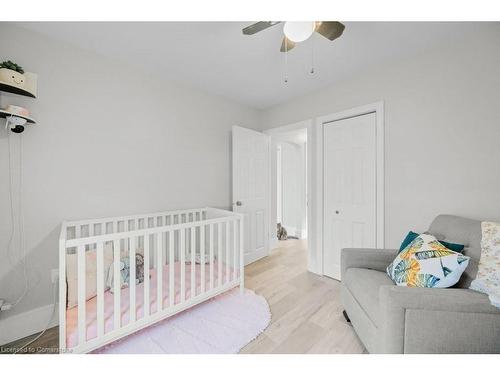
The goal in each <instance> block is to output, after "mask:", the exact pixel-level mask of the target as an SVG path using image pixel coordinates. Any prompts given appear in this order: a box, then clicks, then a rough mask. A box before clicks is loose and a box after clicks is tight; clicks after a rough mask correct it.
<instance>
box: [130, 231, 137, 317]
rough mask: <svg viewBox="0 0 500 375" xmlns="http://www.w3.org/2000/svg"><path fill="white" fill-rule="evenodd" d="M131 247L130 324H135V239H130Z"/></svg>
mask: <svg viewBox="0 0 500 375" xmlns="http://www.w3.org/2000/svg"><path fill="white" fill-rule="evenodd" d="M129 241H130V246H129V261H130V263H129V264H130V278H129V306H130V311H129V316H130V319H129V323H133V322H135V319H136V314H135V312H136V311H135V309H136V307H135V279H136V278H137V275H136V263H135V237H133V236H132V237H130V239H129Z"/></svg>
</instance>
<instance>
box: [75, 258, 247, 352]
mask: <svg viewBox="0 0 500 375" xmlns="http://www.w3.org/2000/svg"><path fill="white" fill-rule="evenodd" d="M180 265H181V264H180V263H179V262H176V263H175V266H174V292H175V298H174V304H178V303H179V302H180V297H181V293H180V287H181V283H180V276H181V271H180V268H181V267H180ZM201 267H205V291H207V290H208V289H209V287H210V264H206V265H199V264H196V266H195V278H196V289H195V295H199V294H200V293H201ZM213 268H214V270H213V273H214V287H217V286H218V264H217V262H214V267H213ZM150 274H151V278H150V287H149V297H150V298H149V300H150V314H153V313H155V312H156V311H157V306H156V296H157V292H156V289H157V287H156V286H157V279H156V269H152V270H150ZM238 275H239V272H238V271H235V270H233V268H230V272H229V275H227V273H226V265H225V264H222V283H224V282H226V280H227V279H226V278H227V276H229V280H230V281H233V280H235V279H236V278H237V277H238ZM162 285H163V287H162V294H163V308H167V307H169V301H170V297H169V292H170V288H169V266H168V265H164V266H163V280H162ZM184 286H185V299H186V300H188V299H190V298H191V265H190V264H186V271H185V283H184ZM129 293H130V292H129V288H128V287H127V288H123V289H121V297H120V304H121V326H122V327H123V326H125V325H126V324H128V322H129V320H130V317H129V309H130V303H129V298H130V294H129ZM135 294H136V319H137V320H138V319H140V318H142V317H143V316H144V309H143V307H144V306H143V305H144V283H141V284H138V285H136V287H135ZM85 310H86V315H85V317H86V328H87V329H86V332H87V340H90V339H93V338H95V337H97V297H93V298H91V299H89V300H88V301H87V302H86V308H85ZM113 325H114V297H113V294H112V293H111V292H110V291H109V290H107V291H106V292H104V332H105V333H108V332H110V331H112V330H113ZM66 345H67V347H68V348H73V347H75V346H77V345H78V306H75V307H73V308H71V309H68V310H66Z"/></svg>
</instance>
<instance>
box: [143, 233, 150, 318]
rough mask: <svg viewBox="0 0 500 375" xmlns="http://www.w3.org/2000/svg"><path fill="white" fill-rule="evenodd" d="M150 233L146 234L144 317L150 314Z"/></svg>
mask: <svg viewBox="0 0 500 375" xmlns="http://www.w3.org/2000/svg"><path fill="white" fill-rule="evenodd" d="M149 302H150V300H149V234H146V235H144V318H146V317H148V316H149V307H150V303H149Z"/></svg>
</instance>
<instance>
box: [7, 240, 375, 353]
mask: <svg viewBox="0 0 500 375" xmlns="http://www.w3.org/2000/svg"><path fill="white" fill-rule="evenodd" d="M245 287H246V288H248V289H252V290H254V291H255V292H256V293H257V294H260V295H263V296H264V297H265V298H266V299H267V301H268V302H269V306H270V308H271V313H272V319H271V323H270V325H269V326H268V327H267V329H266V330H265V331H264V332H263V333H262V334H261V335H259V336H258V337H257V338H256V339H255V340H254V341H252V342H251V343H249V344H248V345H247V346H245V347H244V348H243V349H242V350H241V353H244V354H252V353H260V354H264V353H287V354H300V353H317V354H328V353H363V352H365V349H364V347H363V345H362V344H361V342H360V341H359V339H358V337H357V336H356V334H355V333H354V330H353V328H352V326H351V325H350V324H349V323H347V322H346V321H345V320H344V318H343V316H342V310H343V309H342V306H341V303H340V283H339V282H338V281H335V280H332V279H329V278H327V277H322V276H318V275H315V274H312V273H310V272H308V271H307V252H306V241H303V240H287V241H280V242H279V247H278V248H276V249H274V250H272V251H271V254H270V255H269V256H268V257H266V258H264V259H261V260H259V261H257V262H255V263H252V264H250V265H248V266H247V267H245ZM34 337H36V335H33V336H30V337H26V338H24V339H21V340H18V341H16V342H13V343H10V344H8V345H5V346H3V347H2V348H1V352H3V353H7V352H8V348H13V347H19V346H22V345H23V344H25V343H27V342H29V341H30V340H31V339H32V338H34ZM57 346H58V328H57V327H54V328H51V329H49V330H48V331H47V332H45V334H44V335H43V336H42V337H40V338H39V339H38V340H37V341H35V342H34V343H32V344H30V345H29V347H28V350H27V352H28V353H34V352H40V353H51V352H52V353H53V352H57Z"/></svg>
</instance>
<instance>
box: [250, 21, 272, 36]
mask: <svg viewBox="0 0 500 375" xmlns="http://www.w3.org/2000/svg"><path fill="white" fill-rule="evenodd" d="M280 22H281V21H260V22H257V23H254V24H253V25H250V26H247V27H245V28H244V29H243V30H242V31H243V34H244V35H253V34H255V33H258V32H259V31H262V30H265V29H267V28H269V27H271V26H274V25H277V24H278V23H280Z"/></svg>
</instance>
